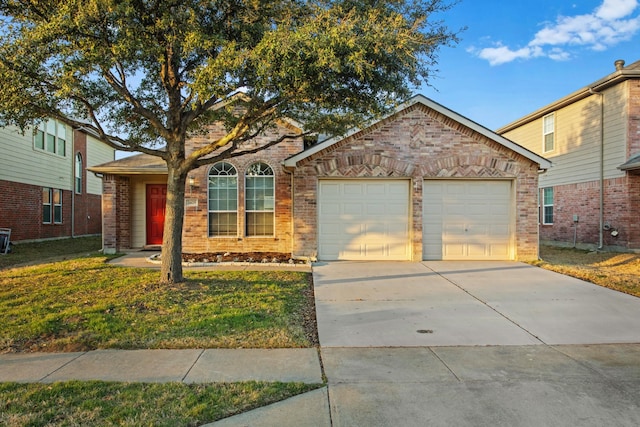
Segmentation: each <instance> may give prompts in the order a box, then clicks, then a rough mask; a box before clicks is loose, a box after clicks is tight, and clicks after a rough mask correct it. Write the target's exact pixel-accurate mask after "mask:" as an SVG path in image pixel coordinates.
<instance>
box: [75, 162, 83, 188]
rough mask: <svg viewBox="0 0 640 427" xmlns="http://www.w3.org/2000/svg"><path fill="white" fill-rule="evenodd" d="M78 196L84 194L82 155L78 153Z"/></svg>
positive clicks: (76, 171)
mask: <svg viewBox="0 0 640 427" xmlns="http://www.w3.org/2000/svg"><path fill="white" fill-rule="evenodd" d="M75 174H76V180H75V181H76V194H82V154H80V153H76V170H75Z"/></svg>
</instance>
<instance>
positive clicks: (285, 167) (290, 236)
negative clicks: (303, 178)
mask: <svg viewBox="0 0 640 427" xmlns="http://www.w3.org/2000/svg"><path fill="white" fill-rule="evenodd" d="M282 169H283V170H284V171H285V173H287V174H289V176H290V177H291V178H290V179H291V220H290V224H291V229H290V230H289V238H290V240H291V241H290V247H291V257H292V258H293V257H294V256H295V255H294V253H293V247H294V241H295V239H294V232H295V231H294V230H295V224H294V221H295V218H296V215H295V209H296V205H295V203H293V199H294V197H295V187H294V182H295V181H294V179H293V175H294V174H293V168H289V167H287V166H285V165H284V162H283V163H282Z"/></svg>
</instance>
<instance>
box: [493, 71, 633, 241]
mask: <svg viewBox="0 0 640 427" xmlns="http://www.w3.org/2000/svg"><path fill="white" fill-rule="evenodd" d="M497 133H499V134H501V135H503V136H505V137H507V138H509V139H511V140H512V141H515V142H516V143H518V144H520V145H522V146H524V147H526V148H528V149H529V150H531V151H534V152H536V153H537V154H539V155H542V156H545V157H546V158H548V159H549V160H551V161H552V163H553V167H552V168H550V169H549V170H548V171H547V172H546V173H545V174H543V175H541V176H540V180H539V186H540V195H539V198H540V217H541V223H540V236H541V239H542V242H543V243H548V244H557V245H564V246H577V247H584V248H600V249H603V248H604V249H610V250H625V251H636V250H640V221H639V220H638V212H640V61H638V62H635V63H633V64H630V65H628V66H624V61H616V62H615V71H613V72H612V73H611V74H609V75H607V76H605V77H604V78H602V79H600V80H598V81H595V82H594V83H592V84H590V85H588V86H586V87H583V88H582V89H580V90H578V91H576V92H573V93H571V94H569V95H567V96H565V97H564V98H561V99H559V100H557V101H556V102H553V103H552V104H549V105H547V106H545V107H543V108H540V109H539V110H536V111H534V112H533V113H531V114H529V115H527V116H525V117H523V118H521V119H519V120H516V121H515V122H513V123H510V124H508V125H506V126H504V127H502V128H501V129H498V131H497Z"/></svg>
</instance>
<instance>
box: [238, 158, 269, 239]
mask: <svg viewBox="0 0 640 427" xmlns="http://www.w3.org/2000/svg"><path fill="white" fill-rule="evenodd" d="M245 206H246V218H247V223H246V228H247V230H246V231H247V236H273V235H274V212H275V189H274V174H273V169H271V167H270V166H269V165H267V164H266V163H254V164H253V165H251V166H250V167H249V169H247V173H246V177H245Z"/></svg>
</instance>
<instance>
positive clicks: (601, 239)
mask: <svg viewBox="0 0 640 427" xmlns="http://www.w3.org/2000/svg"><path fill="white" fill-rule="evenodd" d="M589 93H590V94H592V95H600V171H599V172H600V177H599V178H600V200H599V223H600V227H599V230H598V248H597V250H599V251H600V250H602V248H603V247H604V94H603V93H602V92H596V91H595V90H593V88H589Z"/></svg>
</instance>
